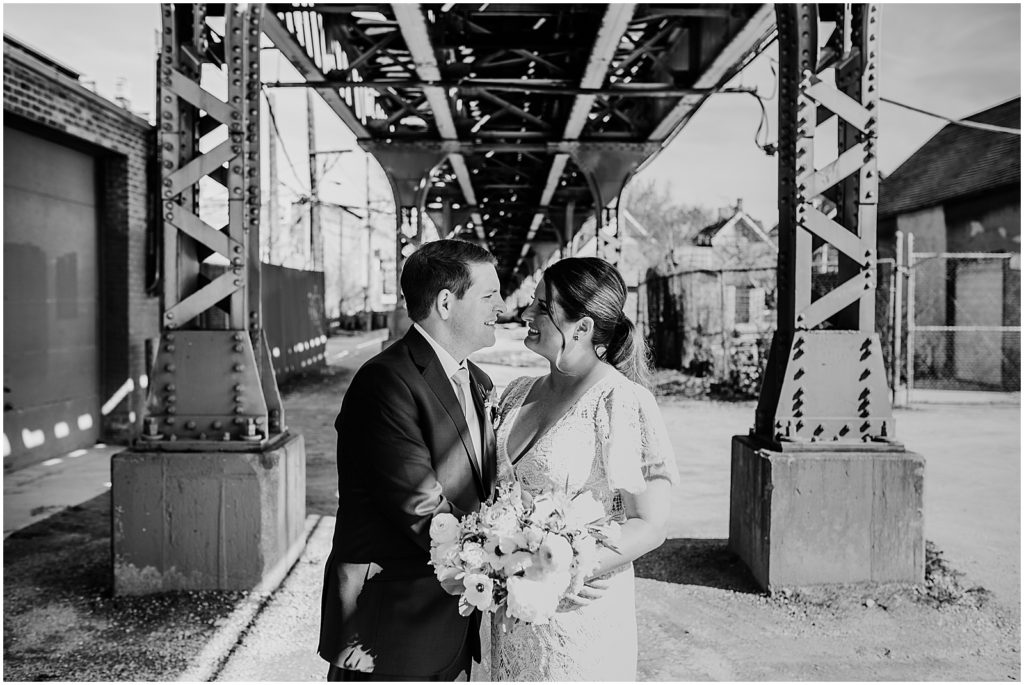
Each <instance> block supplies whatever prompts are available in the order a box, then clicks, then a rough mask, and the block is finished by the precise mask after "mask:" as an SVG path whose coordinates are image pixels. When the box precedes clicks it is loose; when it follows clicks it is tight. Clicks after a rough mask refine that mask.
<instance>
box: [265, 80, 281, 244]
mask: <svg viewBox="0 0 1024 685" xmlns="http://www.w3.org/2000/svg"><path fill="white" fill-rule="evenodd" d="M267 104H268V105H269V106H270V111H271V112H274V111H277V110H276V106H277V105H276V103H275V101H274V93H273V91H269V92H267ZM267 133H268V134H269V135H268V136H267V138H268V145H267V147H268V150H269V167H270V179H269V181H270V183H269V186H270V187H269V188H268V190H269V191H270V193H269V198H268V199H267V225H266V230H267V263H269V264H277V260H276V259H275V258H274V243H275V241H276V240H277V236H276V235H275V229H276V228H277V216H278V211H279V209H278V204H277V202H278V199H277V127H275V126H274V125H273V122H271V125H270V126H268V127H267Z"/></svg>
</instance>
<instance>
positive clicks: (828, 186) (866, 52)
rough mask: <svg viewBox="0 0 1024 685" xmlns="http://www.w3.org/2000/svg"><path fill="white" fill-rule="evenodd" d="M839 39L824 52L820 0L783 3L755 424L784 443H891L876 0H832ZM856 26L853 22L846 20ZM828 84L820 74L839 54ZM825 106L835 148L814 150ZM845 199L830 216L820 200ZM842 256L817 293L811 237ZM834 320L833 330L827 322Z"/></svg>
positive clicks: (765, 434) (761, 433)
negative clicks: (763, 361)
mask: <svg viewBox="0 0 1024 685" xmlns="http://www.w3.org/2000/svg"><path fill="white" fill-rule="evenodd" d="M831 10H832V11H833V12H835V13H836V14H837V15H838V17H837V18H836V20H835V24H836V27H837V28H836V33H834V34H833V37H834V38H835V40H829V41H828V46H827V47H826V49H825V50H823V51H819V45H818V35H819V30H820V28H821V23H823V22H820V21H819V17H818V7H817V6H816V5H810V4H801V5H778V6H777V7H776V12H777V14H778V30H779V56H780V60H779V62H780V70H781V71H780V89H779V274H778V279H779V298H778V301H779V305H778V328H777V331H776V334H775V337H774V339H773V341H772V349H771V352H770V355H769V360H768V364H767V367H766V370H765V380H764V383H763V384H762V388H761V396H760V399H759V402H758V408H757V418H756V426H755V431H756V433H757V434H758V435H759V436H761V437H763V438H766V439H768V440H772V441H774V442H776V443H777V444H781V443H794V442H795V443H799V442H805V441H806V442H817V441H828V442H840V443H842V442H851V441H855V442H870V441H885V440H886V439H887V437H889V436H891V435H892V434H893V426H892V406H891V402H890V393H889V389H888V387H887V383H886V376H885V371H884V368H883V363H882V355H881V346H880V344H879V339H878V334H877V333H876V332H875V318H874V317H875V309H874V308H875V264H876V257H877V249H876V242H877V236H876V231H875V226H876V212H877V204H876V203H877V198H878V170H877V157H876V154H875V146H876V141H877V136H878V131H877V116H876V112H877V109H878V89H877V83H876V78H877V76H876V74H877V69H878V28H879V21H878V8H877V6H875V5H836V6H834V7H832V8H831ZM846 26H849V27H850V29H849V31H848V32H847V31H846V29H845V28H844V27H846ZM835 63H838V64H840V65H841V66H840V67H839V68H837V69H836V70H835V75H834V77H832V78H833V82H830V79H826V77H825V72H826V69H828V68H829V67H830V66H831V65H832V64H835ZM821 109H827V110H829V111H830V112H831V113H832V114H834V115H835V116H837V117H838V118H839V121H840V125H839V132H840V136H839V150H838V155H837V156H836V157H835V158H834V159H825V160H822V159H816V158H815V147H814V139H815V134H816V132H817V129H818V128H819V127H820V125H821V123H820V122H823V121H825V120H827V119H828V118H829V117H820V116H819V112H820V110H821ZM826 192H834V193H835V194H836V195H837V196H838V197H839V202H838V203H837V204H838V206H839V211H838V213H837V215H836V217H835V218H834V219H830V218H828V217H827V216H825V215H824V214H823V213H822V212H821V211H819V210H818V209H817V208H816V205H818V204H819V202H820V200H821V199H822V198H823V196H824V194H825V193H826ZM813 236H817V237H818V238H820V239H822V240H823V241H825V242H826V243H828V244H829V245H832V246H833V247H835V248H836V249H837V250H838V251H839V253H840V255H841V268H840V275H841V277H843V279H844V281H843V283H842V284H841V285H839V286H838V287H836V288H835V289H833V290H832V291H831V292H828V293H826V294H825V295H823V296H821V297H820V298H818V299H817V300H814V301H812V300H811V271H812V269H811V266H812V265H811V261H812V257H811V241H812V237H813ZM825 327H827V329H826V328H825Z"/></svg>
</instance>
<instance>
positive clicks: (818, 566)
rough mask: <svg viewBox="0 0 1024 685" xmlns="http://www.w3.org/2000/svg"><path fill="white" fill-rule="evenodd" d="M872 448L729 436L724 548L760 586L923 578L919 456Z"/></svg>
mask: <svg viewBox="0 0 1024 685" xmlns="http://www.w3.org/2000/svg"><path fill="white" fill-rule="evenodd" d="M809 447H816V449H809ZM879 447H880V446H877V445H870V446H865V448H864V449H862V450H858V449H857V448H856V446H843V447H842V448H832V449H830V448H828V447H826V446H824V445H820V446H806V445H804V446H801V447H800V448H799V449H796V450H794V451H782V452H780V451H774V450H771V449H766V448H765V445H764V444H763V443H762V442H760V441H758V440H756V439H755V438H751V437H748V436H735V437H733V439H732V476H731V486H730V499H729V548H730V550H731V551H733V552H734V553H735V554H737V555H738V556H739V557H740V558H741V559H742V560H743V562H744V563H745V564H746V565H747V567H748V568H749V569H750V570H751V572H752V573H753V575H754V578H755V579H756V580H757V582H758V583H759V584H760V585H761V587H762V588H765V589H768V590H773V589H778V588H782V587H799V586H811V585H824V584H846V583H865V582H874V583H883V582H906V583H922V582H924V560H925V557H924V500H923V495H924V459H923V458H922V457H921V456H919V455H917V454H914V453H912V452H906V451H904V450H902V449H897V448H898V445H893V446H892V447H888V446H887V447H888V448H883V449H879Z"/></svg>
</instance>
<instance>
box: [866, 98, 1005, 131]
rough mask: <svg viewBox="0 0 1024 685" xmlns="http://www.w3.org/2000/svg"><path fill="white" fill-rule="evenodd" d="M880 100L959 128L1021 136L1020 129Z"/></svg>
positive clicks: (883, 99) (886, 99) (885, 99)
mask: <svg viewBox="0 0 1024 685" xmlns="http://www.w3.org/2000/svg"><path fill="white" fill-rule="evenodd" d="M879 99H880V100H881V101H882V102H885V103H888V104H890V105H895V106H896V107H902V108H904V109H909V110H911V111H912V112H917V113H918V114H926V115H928V116H930V117H935V118H936V119H942V120H943V121H948V122H949V123H951V124H956V125H957V126H965V127H966V128H977V129H981V130H982V131H993V132H995V133H1011V134H1013V135H1015V136H1019V135H1020V129H1019V128H1009V127H1007V126H997V125H995V124H986V123H984V122H982V121H971V120H969V119H953V118H950V117H947V116H943V115H941V114H936V113H935V112H929V111H928V110H926V109H921V108H920V107H914V106H912V105H907V104H904V103H902V102H896V101H895V100H890V99H889V98H879Z"/></svg>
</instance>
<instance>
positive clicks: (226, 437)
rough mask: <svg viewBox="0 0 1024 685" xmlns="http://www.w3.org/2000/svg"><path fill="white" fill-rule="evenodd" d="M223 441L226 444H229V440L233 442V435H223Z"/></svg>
mask: <svg viewBox="0 0 1024 685" xmlns="http://www.w3.org/2000/svg"><path fill="white" fill-rule="evenodd" d="M221 440H223V441H224V442H228V441H229V440H231V433H225V434H224V435H222V436H221Z"/></svg>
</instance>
